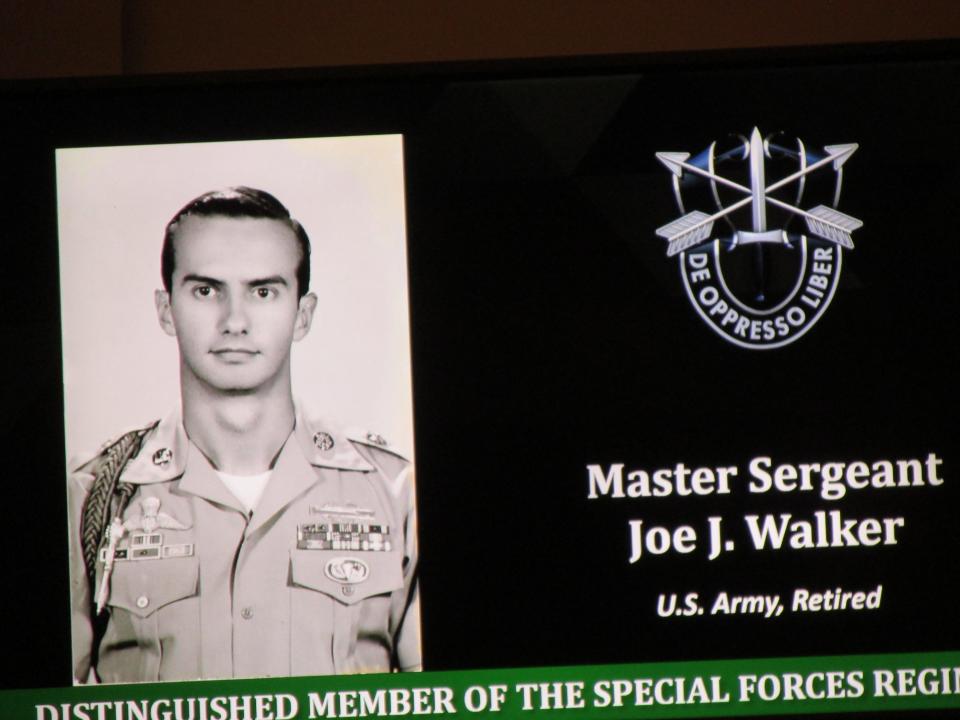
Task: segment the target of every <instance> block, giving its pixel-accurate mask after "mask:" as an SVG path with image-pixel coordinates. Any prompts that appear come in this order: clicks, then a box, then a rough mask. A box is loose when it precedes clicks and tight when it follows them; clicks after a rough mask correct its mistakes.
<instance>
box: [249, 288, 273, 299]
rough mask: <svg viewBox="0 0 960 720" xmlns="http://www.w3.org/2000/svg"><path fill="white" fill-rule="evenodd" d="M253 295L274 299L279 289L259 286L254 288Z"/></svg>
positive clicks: (259, 297) (258, 297)
mask: <svg viewBox="0 0 960 720" xmlns="http://www.w3.org/2000/svg"><path fill="white" fill-rule="evenodd" d="M253 295H254V297H256V298H257V299H258V300H272V299H273V298H275V297H276V296H277V291H276V289H274V288H271V287H258V288H254V289H253Z"/></svg>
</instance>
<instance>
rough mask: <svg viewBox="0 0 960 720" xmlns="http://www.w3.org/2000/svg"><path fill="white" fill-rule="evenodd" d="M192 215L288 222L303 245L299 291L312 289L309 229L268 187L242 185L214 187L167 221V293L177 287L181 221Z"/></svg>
mask: <svg viewBox="0 0 960 720" xmlns="http://www.w3.org/2000/svg"><path fill="white" fill-rule="evenodd" d="M189 216H194V217H231V218H266V219H268V220H279V221H280V222H282V223H284V224H286V225H287V226H288V227H289V228H290V229H291V230H293V233H294V235H296V236H297V244H298V245H299V246H300V263H299V265H297V294H298V296H299V297H303V296H304V295H306V294H307V292H308V291H309V290H310V238H308V237H307V232H306V230H304V229H303V226H302V225H301V224H300V223H299V222H297V221H296V220H294V219H293V218H292V217H290V211H289V210H287V208H285V207H284V206H283V203H281V202H280V201H279V200H277V199H276V198H275V197H274V196H273V195H271V194H270V193H268V192H265V191H264V190H257V189H256V188H249V187H243V186H242V185H241V186H238V187H231V188H226V189H224V190H211V191H210V192H206V193H204V194H203V195H200V196H199V197H196V198H194V199H193V200H191V201H190V202H188V203H187V204H186V205H184V206H183V207H182V208H180V210H179V211H177V214H176V215H174V216H173V219H172V220H170V222H169V223H167V229H166V232H165V233H164V235H163V250H162V252H161V254H160V274H161V276H162V277H163V288H164V290H166V291H167V292H170V290H171V288H172V286H173V268H174V265H175V264H176V254H175V251H174V246H173V240H174V238H175V236H176V234H177V227H178V226H179V224H180V221H181V220H183V219H184V218H185V217H189Z"/></svg>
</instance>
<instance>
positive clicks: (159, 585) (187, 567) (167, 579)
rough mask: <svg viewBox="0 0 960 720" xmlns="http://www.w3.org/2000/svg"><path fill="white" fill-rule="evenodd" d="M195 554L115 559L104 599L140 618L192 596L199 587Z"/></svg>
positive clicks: (198, 566)
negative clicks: (192, 555) (108, 588)
mask: <svg viewBox="0 0 960 720" xmlns="http://www.w3.org/2000/svg"><path fill="white" fill-rule="evenodd" d="M199 560H200V559H199V558H197V557H182V558H164V559H162V560H131V561H127V562H117V563H116V564H115V565H114V566H113V577H112V578H111V579H110V599H109V600H108V603H109V604H110V605H112V606H114V607H116V608H121V609H123V610H126V611H127V612H129V613H131V614H133V615H136V616H137V617H140V618H146V617H148V616H149V615H151V614H153V613H155V612H156V611H157V610H159V609H160V608H162V607H165V606H166V605H169V604H170V603H174V602H177V601H178V600H182V599H184V598H188V597H193V596H194V595H196V594H197V592H198V589H199V577H200V562H199Z"/></svg>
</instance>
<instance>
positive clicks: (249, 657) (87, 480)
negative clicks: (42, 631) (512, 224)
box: [69, 187, 420, 682]
mask: <svg viewBox="0 0 960 720" xmlns="http://www.w3.org/2000/svg"><path fill="white" fill-rule="evenodd" d="M309 261H310V243H309V240H308V238H307V234H306V232H305V231H304V229H303V228H302V227H301V225H300V224H299V223H298V222H297V221H296V220H294V219H293V218H291V217H290V214H289V212H288V211H287V209H286V208H285V207H284V206H283V205H282V204H281V203H280V202H279V201H278V200H277V199H276V198H274V197H273V196H272V195H270V194H268V193H266V192H263V191H261V190H255V189H251V188H244V187H237V188H230V189H228V190H223V191H214V192H210V193H206V194H204V195H201V196H200V197H198V198H196V199H194V200H193V201H191V202H190V203H188V204H187V205H186V206H185V207H184V208H183V209H181V210H180V211H179V212H178V213H177V214H176V215H175V216H174V218H173V219H172V220H171V221H170V223H169V224H168V226H167V229H166V235H165V237H164V245H163V253H162V268H161V274H162V277H163V288H164V289H163V290H158V291H157V292H156V298H155V300H156V310H157V316H158V318H159V321H160V327H161V328H162V329H163V331H164V332H166V333H167V334H168V335H171V336H173V337H175V338H176V340H177V344H178V347H179V355H180V387H181V398H180V400H181V403H180V408H179V409H178V410H177V411H175V412H174V413H173V414H171V415H170V416H168V417H167V418H166V419H164V420H160V421H158V422H156V423H154V424H152V425H150V426H149V427H146V428H142V429H138V430H134V431H132V432H129V433H127V434H125V435H123V436H122V437H120V439H118V440H116V441H114V442H112V443H109V444H108V445H107V446H106V447H105V448H104V449H103V450H102V451H101V452H100V453H99V454H98V455H96V456H95V457H92V458H88V459H86V460H85V461H84V462H82V463H81V464H79V466H77V467H73V468H71V470H72V472H71V476H70V480H69V485H70V490H69V495H70V513H71V527H70V531H71V588H72V610H73V623H72V628H73V660H74V677H75V680H76V681H77V682H128V681H141V680H142V681H151V680H180V679H190V678H229V677H258V676H275V675H307V674H311V675H312V674H317V675H322V674H333V673H351V672H386V671H390V670H415V669H419V667H420V642H419V610H418V603H417V586H416V565H417V553H416V526H415V515H414V497H413V489H412V484H411V479H410V476H409V468H408V463H407V461H406V460H405V459H403V458H402V457H400V456H399V455H397V454H396V453H395V452H394V451H392V450H391V449H390V447H389V446H388V445H387V443H386V442H385V441H384V440H383V438H381V437H380V436H379V435H376V434H373V433H362V434H359V435H356V434H350V433H344V432H343V431H341V430H340V429H339V428H337V427H336V426H335V425H332V424H330V423H329V422H328V421H325V420H320V419H318V418H316V417H312V416H310V415H309V414H307V413H306V412H304V411H303V410H302V408H300V407H299V406H298V405H296V404H295V403H294V399H293V394H292V391H291V385H290V352H291V346H292V344H293V342H295V341H297V340H300V339H301V338H303V337H304V336H305V335H306V334H307V333H308V332H309V330H310V325H311V321H312V318H313V313H314V310H315V307H316V303H317V299H316V296H315V295H313V294H312V293H310V292H309V291H308V290H309V281H310V262H309ZM145 381H146V380H145Z"/></svg>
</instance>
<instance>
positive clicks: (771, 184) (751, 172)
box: [656, 128, 863, 349]
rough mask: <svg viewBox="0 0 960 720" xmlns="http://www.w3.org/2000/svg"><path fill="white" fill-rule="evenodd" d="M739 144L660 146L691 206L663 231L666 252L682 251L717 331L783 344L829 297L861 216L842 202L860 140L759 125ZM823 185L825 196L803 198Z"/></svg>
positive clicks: (682, 205) (695, 298) (688, 276)
mask: <svg viewBox="0 0 960 720" xmlns="http://www.w3.org/2000/svg"><path fill="white" fill-rule="evenodd" d="M732 145H733V146H732V147H729V148H726V149H718V146H717V143H716V142H714V143H712V144H711V145H710V146H709V147H708V148H707V149H706V150H704V151H703V152H701V153H700V154H698V155H697V156H695V157H691V155H690V153H687V152H659V153H657V159H658V160H659V161H660V162H661V163H662V164H663V165H664V166H665V167H666V168H667V169H668V170H669V171H670V173H671V175H672V177H671V180H672V183H673V192H674V197H675V200H676V202H677V206H678V208H679V210H680V212H681V213H683V214H682V215H681V217H679V218H677V219H676V220H674V221H672V222H670V223H668V224H666V225H664V226H662V227H660V228H658V229H657V231H656V234H657V236H659V237H661V238H663V239H664V240H666V242H667V257H677V256H678V257H679V262H680V271H681V276H682V278H683V283H684V289H685V290H686V293H687V296H688V298H689V300H690V303H691V304H692V305H693V306H694V308H695V309H696V310H697V312H698V313H699V315H700V317H701V318H703V320H704V322H706V323H707V325H709V326H710V328H711V329H712V330H713V331H714V332H716V333H717V334H718V335H720V336H721V337H722V338H724V340H726V341H728V342H730V343H733V344H734V345H738V346H739V347H743V348H748V349H770V348H778V347H783V346H784V345H788V344H790V343H792V342H794V341H796V340H797V339H798V338H800V337H801V336H802V335H804V334H805V333H806V332H807V331H808V330H809V329H810V328H811V327H813V325H814V324H815V323H816V322H817V320H819V319H820V317H821V316H822V315H823V313H824V311H825V310H826V309H827V307H828V306H829V305H830V302H831V300H832V299H833V296H834V293H835V291H836V288H837V282H838V280H839V278H840V268H841V264H842V260H843V251H844V250H846V251H850V250H852V249H853V240H852V239H851V234H852V233H853V232H854V231H855V230H857V229H858V228H860V227H861V226H862V225H863V223H862V222H861V221H860V220H858V219H857V218H854V217H851V216H850V215H847V214H845V213H843V212H840V211H839V210H838V209H837V205H838V204H839V201H840V188H841V185H842V181H843V166H844V164H845V163H846V162H847V161H848V160H849V159H850V157H851V156H852V155H853V154H854V152H855V151H856V150H857V147H858V146H857V145H856V144H852V143H851V144H845V145H825V146H823V151H822V152H818V151H814V150H812V149H811V148H808V147H807V146H806V145H805V144H804V142H803V141H802V140H800V139H799V138H797V139H796V141H795V142H793V143H790V142H784V141H782V140H780V139H779V138H778V136H776V135H774V136H769V137H767V138H764V137H762V136H761V134H760V130H759V129H757V128H754V129H753V131H752V133H751V134H750V137H749V138H744V137H740V138H739V140H738V141H737V142H735V143H733V144H732ZM828 170H832V171H833V172H832V175H830V174H825V172H824V171H828ZM818 171H820V172H819V173H818ZM774 173H777V176H776V177H770V176H771V175H773V174H774ZM744 175H745V177H744ZM817 195H819V199H820V203H819V204H817V205H816V206H814V207H810V208H809V209H804V207H802V205H804V204H806V203H805V202H804V201H805V198H806V197H807V196H817ZM800 222H803V223H805V227H802V226H799V223H800ZM715 225H716V226H717V229H715V227H714V226H715Z"/></svg>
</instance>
